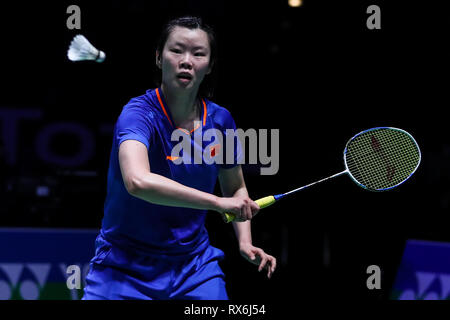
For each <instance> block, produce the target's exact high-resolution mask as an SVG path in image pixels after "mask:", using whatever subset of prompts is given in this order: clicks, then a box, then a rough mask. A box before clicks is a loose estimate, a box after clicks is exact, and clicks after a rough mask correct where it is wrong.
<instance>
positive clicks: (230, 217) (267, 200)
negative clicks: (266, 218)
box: [225, 196, 277, 223]
mask: <svg viewBox="0 0 450 320" xmlns="http://www.w3.org/2000/svg"><path fill="white" fill-rule="evenodd" d="M275 201H277V200H276V199H275V197H274V196H267V197H264V198H261V199H258V200H255V202H256V203H257V204H258V206H259V207H260V208H261V209H264V208H266V207H268V206H270V205H272V204H274V203H275ZM225 217H226V218H227V223H229V222H231V221H234V219H236V216H235V215H234V213H225Z"/></svg>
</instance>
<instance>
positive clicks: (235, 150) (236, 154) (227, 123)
mask: <svg viewBox="0 0 450 320" xmlns="http://www.w3.org/2000/svg"><path fill="white" fill-rule="evenodd" d="M220 116H221V118H222V119H221V121H220V122H221V123H222V130H221V131H222V135H223V137H224V141H223V151H224V154H223V160H224V161H223V164H221V165H220V167H221V168H224V169H230V168H233V167H235V166H237V165H238V164H242V163H243V162H242V157H243V153H242V145H241V141H240V139H239V135H238V130H236V123H235V121H234V119H233V117H232V116H231V114H230V112H229V111H228V110H226V109H223V110H222V112H221V113H220ZM231 145H232V146H233V147H232V148H229V146H231Z"/></svg>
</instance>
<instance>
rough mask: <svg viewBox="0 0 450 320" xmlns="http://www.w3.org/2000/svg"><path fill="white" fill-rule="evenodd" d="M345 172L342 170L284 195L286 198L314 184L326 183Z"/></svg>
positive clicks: (345, 171)
mask: <svg viewBox="0 0 450 320" xmlns="http://www.w3.org/2000/svg"><path fill="white" fill-rule="evenodd" d="M347 172H348V171H347V170H344V171H342V172H339V173H336V174H333V175H332V176H329V177H327V178H324V179H321V180H319V181H316V182H313V183H310V184H307V185H306V186H303V187H300V188H297V189H294V190H292V191H289V192H286V193H285V194H284V195H285V196H287V195H288V194H291V193H294V192H297V191H300V190H303V189H306V188H309V187H311V186H313V185H315V184H318V183H321V182H324V181H327V180H329V179H333V178H336V177H339V176H341V175H343V174H345V173H347Z"/></svg>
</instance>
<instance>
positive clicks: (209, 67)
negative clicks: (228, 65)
mask: <svg viewBox="0 0 450 320" xmlns="http://www.w3.org/2000/svg"><path fill="white" fill-rule="evenodd" d="M213 67H214V62H211V63H210V64H209V66H208V71H206V74H207V75H208V74H210V73H211V71H212V69H213Z"/></svg>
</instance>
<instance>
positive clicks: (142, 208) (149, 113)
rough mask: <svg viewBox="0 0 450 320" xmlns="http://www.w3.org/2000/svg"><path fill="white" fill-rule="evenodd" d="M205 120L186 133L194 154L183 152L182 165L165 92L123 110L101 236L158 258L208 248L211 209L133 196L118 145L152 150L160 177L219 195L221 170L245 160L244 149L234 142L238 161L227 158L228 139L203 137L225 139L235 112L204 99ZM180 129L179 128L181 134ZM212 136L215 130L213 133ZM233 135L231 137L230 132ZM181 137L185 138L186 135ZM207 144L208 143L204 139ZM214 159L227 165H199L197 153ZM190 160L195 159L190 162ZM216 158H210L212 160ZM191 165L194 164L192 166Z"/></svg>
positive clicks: (151, 92)
mask: <svg viewBox="0 0 450 320" xmlns="http://www.w3.org/2000/svg"><path fill="white" fill-rule="evenodd" d="M200 119H201V122H200V123H198V126H197V127H196V128H195V129H194V130H193V132H190V133H189V132H186V131H185V130H184V131H185V132H184V134H185V135H186V136H185V137H181V138H183V139H184V138H186V139H187V140H184V141H188V142H189V144H190V146H191V147H192V149H191V150H192V151H191V152H190V153H187V152H185V149H183V150H182V152H180V153H179V156H180V157H181V158H182V159H183V162H182V163H181V164H177V161H176V160H177V158H178V157H176V156H173V153H172V149H173V148H174V147H175V146H176V145H177V144H178V145H179V142H180V141H172V139H171V137H172V133H173V132H174V130H177V128H176V127H175V126H174V122H173V120H172V117H171V115H170V110H169V108H168V107H167V105H166V102H165V100H164V96H163V94H162V91H161V89H159V88H158V89H154V90H148V91H147V92H146V93H145V94H144V95H142V96H139V97H136V98H133V99H131V100H130V101H129V102H128V104H127V105H125V107H124V108H123V110H122V113H121V114H120V116H119V118H118V120H117V123H116V125H115V127H114V137H113V145H112V150H111V155H110V162H109V170H108V180H107V196H106V200H105V206H104V217H103V221H102V230H101V233H102V235H103V236H104V237H105V238H106V239H108V241H110V242H111V243H113V244H116V245H117V246H121V247H125V248H133V249H135V250H138V251H143V252H145V253H155V254H168V255H170V254H175V255H179V254H195V253H196V252H200V251H202V250H204V249H205V248H206V247H207V246H208V245H209V238H208V233H207V231H206V229H205V225H204V224H205V217H206V210H199V209H190V208H180V207H170V206H162V205H157V204H152V203H149V202H146V201H144V200H141V199H139V198H136V197H134V196H132V195H130V194H129V193H128V192H127V190H126V188H125V185H124V182H123V179H122V175H121V171H120V166H119V160H118V151H119V146H120V144H121V143H122V142H124V141H125V140H137V141H140V142H142V143H143V144H144V145H145V146H146V147H147V149H148V157H149V162H150V170H151V172H153V173H155V174H159V175H162V176H164V177H167V178H169V179H172V180H175V181H177V182H179V183H181V184H183V185H186V186H188V187H192V188H195V189H197V190H201V191H204V192H208V193H213V192H214V187H215V184H216V181H217V176H218V173H219V169H220V168H230V167H233V166H235V165H236V164H237V163H238V162H239V161H240V157H241V156H242V150H241V146H240V144H239V141H238V139H235V142H236V143H235V144H234V149H233V150H232V156H233V161H232V162H231V163H230V162H229V161H226V159H230V158H229V156H228V158H227V155H226V153H227V150H226V145H225V143H224V141H223V140H222V141H221V139H219V138H218V137H216V136H214V138H210V137H209V138H208V139H201V140H200V143H199V140H198V139H196V138H194V136H196V137H198V136H199V135H201V133H202V132H203V133H204V132H205V130H208V129H216V131H215V132H220V133H222V135H223V137H225V136H226V134H227V132H226V130H227V129H236V125H235V122H234V120H233V118H232V117H231V115H230V113H229V112H228V111H227V110H226V109H225V108H222V107H220V106H218V105H217V104H215V103H213V102H211V101H209V100H201V117H200ZM179 132H180V130H178V133H179ZM210 132H211V131H210ZM228 134H229V133H228ZM181 135H182V134H181ZM202 140H205V141H202ZM199 152H201V154H202V155H208V156H209V157H210V158H214V157H216V156H218V155H222V158H223V163H225V162H226V163H227V164H220V163H216V162H213V163H211V161H209V162H208V163H207V161H201V163H198V161H197V163H196V162H195V159H194V155H195V154H197V155H198V154H199ZM186 157H190V158H191V161H186V159H187V158H186ZM210 160H211V159H210ZM189 162H190V163H189Z"/></svg>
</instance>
